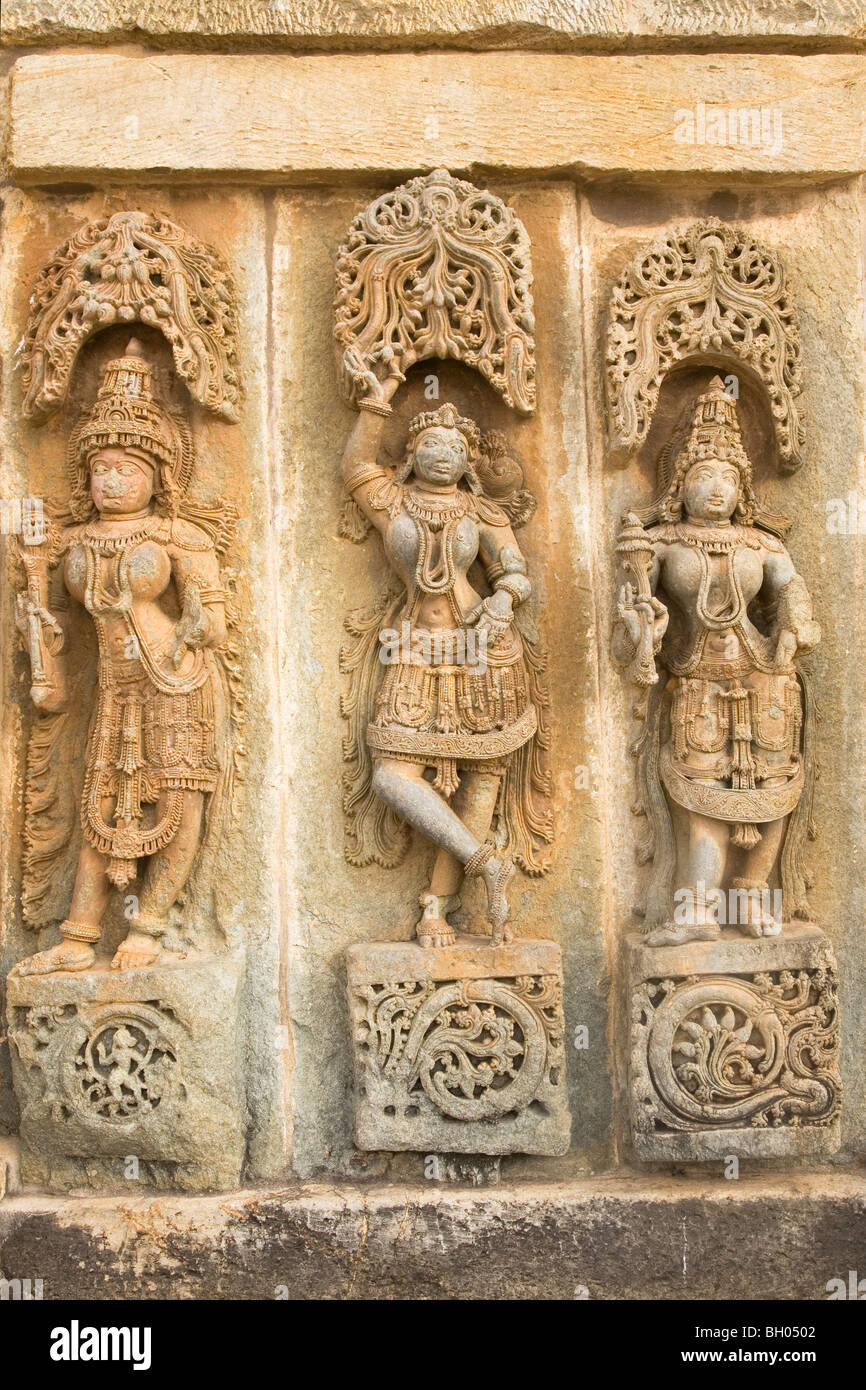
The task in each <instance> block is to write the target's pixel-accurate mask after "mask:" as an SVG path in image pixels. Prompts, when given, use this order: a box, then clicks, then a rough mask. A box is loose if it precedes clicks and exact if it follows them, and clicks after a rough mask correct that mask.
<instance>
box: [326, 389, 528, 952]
mask: <svg viewBox="0 0 866 1390" xmlns="http://www.w3.org/2000/svg"><path fill="white" fill-rule="evenodd" d="M373 380H375V379H373ZM398 384H399V378H398V377H397V376H395V375H391V376H389V377H388V378H387V379H386V381H385V382H384V383H383V384H382V385H381V386H380V385H379V383H378V382H375V385H373V384H372V382H371V394H370V395H369V396H368V397H365V398H364V399H363V400H362V401H361V402H360V407H361V411H360V415H359V418H358V422H357V424H356V425H355V427H354V429H353V431H352V433H351V435H350V437H349V441H348V443H347V446H346V451H345V455H344V461H343V477H344V480H345V483H346V486H347V489H348V490H349V492H350V494H351V496H352V499H353V501H354V502H355V503H356V504H357V506H358V507H359V508H360V509H361V511H362V513H363V515H364V516H365V517H366V518H367V519H368V520H369V521H370V522H371V523H372V524H373V526H374V527H375V528H376V529H377V530H378V531H379V532H380V533H381V535H382V539H383V543H384V546H385V551H386V554H387V556H388V559H389V562H390V564H391V565H392V566H393V568H394V571H395V573H396V575H397V576H398V578H399V579H400V580H402V581H403V584H404V585H405V593H404V595H403V597H402V598H401V599H398V600H397V601H396V602H394V603H392V604H391V605H390V608H389V611H388V612H387V613H386V614H385V615H382V614H379V615H375V614H374V615H372V621H370V622H368V623H366V624H360V625H359V624H358V623H357V621H356V622H355V624H354V626H355V629H356V631H358V629H359V628H360V630H359V631H358V640H357V642H356V643H355V644H354V645H353V646H352V647H350V648H348V649H347V651H346V652H345V653H344V665H345V666H346V667H347V669H348V670H349V671H350V672H351V673H352V676H353V682H352V688H351V690H350V693H349V697H348V700H347V701H346V703H345V705H344V709H345V711H346V713H348V714H349V716H350V718H351V720H352V725H353V732H354V735H355V738H356V739H358V740H360V739H364V741H365V743H366V750H367V751H366V754H365V753H364V752H363V751H362V750H359V749H357V748H354V749H353V750H352V751H353V762H352V768H353V774H352V780H351V782H350V784H349V787H348V791H349V795H350V798H351V799H350V800H349V801H348V803H347V805H348V809H349V813H350V817H351V820H352V823H353V827H354V832H355V834H354V839H355V845H356V857H357V858H358V859H360V860H362V861H363V860H367V861H368V862H369V860H370V859H379V860H380V861H383V862H385V863H388V862H394V860H395V858H396V857H397V856H398V855H399V853H400V850H401V849H402V848H403V847H404V846H405V831H404V830H403V829H402V827H401V826H400V825H399V824H398V823H397V821H396V820H395V817H396V818H399V821H400V822H403V823H405V824H406V825H409V826H413V827H414V828H415V829H416V830H418V831H420V832H421V833H422V834H424V835H426V836H427V838H428V839H430V840H432V842H433V844H434V845H435V846H436V848H437V850H438V852H439V853H438V858H437V860H436V863H435V865H434V869H433V873H432V876H431V879H430V884H429V887H428V889H427V891H426V892H425V893H423V894H422V895H421V904H422V908H423V911H422V915H421V918H420V920H419V922H418V925H417V928H416V931H417V935H418V938H419V940H420V942H421V944H422V945H436V946H447V945H451V944H453V942H454V931H453V929H452V927H451V926H450V925H449V923H448V921H447V916H448V914H449V913H451V912H454V911H455V910H456V909H457V908H458V907H459V898H458V893H459V889H460V884H461V881H462V879H463V877H464V875H469V876H471V875H473V874H480V875H481V876H482V878H483V880H484V883H485V886H486V889H487V899H488V914H489V919H490V923H491V926H492V929H493V935H494V942H498V941H502V940H509V939H510V931H509V929H508V928H507V927H506V921H507V917H508V903H507V898H506V887H507V883H508V880H509V878H510V876H511V874H512V872H513V869H512V866H511V863H510V859H509V857H508V856H507V855H503V854H501V853H498V852H497V851H496V849H494V845H493V844H492V843H490V842H489V841H488V834H489V831H490V828H491V824H492V821H493V819H494V815H495V814H496V811H497V807H499V809H500V818H501V821H502V827H503V831H504V833H505V836H506V837H507V841H508V846H509V848H510V849H511V851H512V853H513V854H514V856H515V857H516V858H517V859H518V862H520V863H521V865H522V866H523V867H524V869H525V870H526V871H527V872H530V873H539V872H542V871H543V869H544V868H545V867H546V864H547V860H548V852H547V851H548V847H549V844H550V841H551V838H552V826H551V812H550V804H549V779H548V775H547V772H546V769H545V767H544V761H543V760H544V752H545V745H546V732H545V729H544V723H543V721H544V715H545V710H546V706H547V693H546V688H545V682H544V661H543V658H542V657H541V655H540V654H539V652H538V650H537V647H536V645H535V644H534V643H533V641H532V640H531V637H529V636H525V635H521V633H520V631H519V629H518V626H517V619H516V615H517V612H518V611H519V608H520V605H522V604H523V603H525V602H526V600H527V599H528V598H529V595H530V592H531V586H530V581H529V578H528V575H527V566H526V562H525V560H524V559H523V556H522V555H521V553H520V548H519V546H518V543H517V539H516V537H515V534H514V530H513V527H512V524H511V520H510V517H509V514H508V512H507V511H506V510H505V509H504V507H503V506H500V505H499V504H498V503H497V502H494V501H493V499H492V498H490V497H489V496H487V495H486V494H485V491H484V488H483V485H482V482H481V475H480V474H479V471H478V468H479V465H480V464H481V462H482V455H483V452H484V449H485V448H486V447H488V446H487V442H486V441H484V440H483V439H482V436H481V433H480V431H479V429H478V427H477V425H476V424H475V423H474V422H473V421H472V420H468V419H465V418H463V417H461V416H460V415H459V414H458V413H457V411H456V410H455V408H454V407H453V406H451V405H444V406H442V407H441V408H440V409H439V410H436V411H429V412H424V413H423V414H421V415H419V416H417V417H416V418H415V420H413V422H412V424H411V426H410V433H409V440H408V445H407V451H406V459H405V462H404V464H403V466H402V467H401V468H399V469H397V470H392V469H389V468H387V467H385V466H383V465H381V464H380V463H378V462H377V461H376V460H377V454H378V451H379V440H380V437H381V431H382V426H383V423H384V415H385V414H387V413H389V406H388V404H387V399H388V397H389V396H390V395H391V394H393V391H394V390H395V389H396V387H397V385H398ZM476 560H479V561H480V563H481V565H482V567H483V570H484V571H485V576H486V579H487V581H488V583H489V585H490V590H491V592H490V593H489V594H488V595H487V597H485V596H484V595H483V593H481V592H479V591H478V590H477V589H476V588H475V587H474V583H473V581H472V580H471V579H470V577H469V570H470V567H471V566H472V565H473V564H474V563H475V561H476ZM377 616H378V619H379V621H378V622H377V621H376V617H377ZM383 617H384V618H385V619H386V621H385V622H384V623H383V622H382V618H383ZM383 629H384V631H385V632H386V633H387V632H391V633H393V634H394V642H393V650H391V651H388V650H387V649H386V648H383V647H382V645H381V636H382V632H383ZM383 661H384V666H383ZM377 668H378V671H380V672H381V673H382V674H381V682H380V684H379V687H378V689H377V690H375V693H373V689H372V687H373V682H374V679H375V677H374V672H376V671H377ZM371 695H372V696H373V698H372V703H371V704H368V701H369V699H370V696H371ZM371 764H372V766H371ZM354 769H360V772H361V775H360V777H359V776H357V774H356V773H355V772H354ZM428 770H429V771H430V772H432V773H433V774H434V777H433V780H432V782H431V781H428V780H427V779H426V778H425V775H424V774H425V772H427V771H428ZM368 771H369V775H366V774H367V773H368ZM373 798H377V799H378V802H379V806H378V807H377V806H376V805H375V803H374V802H373V800H372V799H373ZM389 812H390V814H388V813H389ZM358 851H360V852H358Z"/></svg>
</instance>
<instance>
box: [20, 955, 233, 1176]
mask: <svg viewBox="0 0 866 1390" xmlns="http://www.w3.org/2000/svg"><path fill="white" fill-rule="evenodd" d="M242 972H243V956H242V953H240V952H236V953H233V954H227V955H223V956H216V957H207V958H203V959H195V958H191V959H175V960H169V959H167V960H165V961H161V962H160V963H159V965H157V966H152V967H149V968H147V969H142V970H122V971H118V970H110V969H108V968H107V962H106V961H100V962H99V963H98V964H97V966H96V967H94V968H93V969H91V970H85V971H82V972H81V973H80V974H75V973H71V972H61V973H58V974H55V975H43V976H30V977H27V976H25V977H22V978H16V977H15V976H12V977H11V978H10V979H9V980H8V983H7V1000H6V1008H7V1015H8V1022H9V1040H10V1042H11V1044H12V1048H11V1052H12V1070H13V1081H14V1086H15V1095H16V1097H17V1100H18V1104H19V1107H20V1110H21V1173H22V1180H23V1181H24V1182H25V1183H32V1184H35V1185H37V1186H39V1187H42V1188H47V1189H48V1190H50V1191H59V1192H64V1191H69V1190H71V1189H77V1188H90V1189H92V1190H95V1191H102V1190H105V1191H134V1190H135V1188H136V1187H137V1186H140V1185H143V1186H146V1187H155V1188H175V1189H177V1188H179V1189H181V1190H184V1191H193V1192H195V1191H199V1192H207V1191H216V1190H222V1189H227V1188H232V1187H237V1186H238V1185H239V1182H240V1178H241V1170H242V1165H243V1158H244V1133H245V1122H246V1115H245V1103H244V1093H243V1088H242V1083H241V1068H240V1063H241V1057H240V1046H241V1045H240V1031H239V1019H238V1005H239V998H240V987H241V981H242Z"/></svg>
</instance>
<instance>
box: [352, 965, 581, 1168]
mask: <svg viewBox="0 0 866 1390" xmlns="http://www.w3.org/2000/svg"><path fill="white" fill-rule="evenodd" d="M347 962H348V987H349V1013H350V1017H351V1020H352V1033H353V1047H354V1054H355V1131H356V1137H357V1141H358V1146H359V1148H362V1149H384V1150H386V1151H391V1152H393V1151H395V1150H399V1149H415V1150H420V1151H422V1152H424V1153H431V1152H432V1153H440V1152H444V1153H447V1152H449V1151H450V1152H460V1153H479V1154H503V1153H538V1154H561V1153H565V1152H567V1150H568V1146H569V1140H570V1137H571V1119H570V1116H569V1113H568V1104H567V1100H566V1089H565V1075H564V1069H565V1050H564V1038H563V1031H564V1024H565V1021H564V1019H563V1016H562V955H561V952H560V950H559V947H558V946H557V945H556V944H555V942H552V941H531V940H527V939H523V940H521V941H518V942H515V943H513V944H511V945H504V946H492V945H490V943H489V941H486V940H485V939H484V938H480V937H458V939H457V945H456V946H452V947H440V948H438V949H437V948H431V947H426V948H425V947H422V946H419V945H418V944H417V943H416V942H413V941H408V942H371V943H369V944H368V945H363V946H352V947H350V949H349V951H348V953H347Z"/></svg>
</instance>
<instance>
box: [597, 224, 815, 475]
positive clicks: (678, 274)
mask: <svg viewBox="0 0 866 1390" xmlns="http://www.w3.org/2000/svg"><path fill="white" fill-rule="evenodd" d="M686 359H689V360H690V361H692V362H699V361H705V362H708V363H710V364H711V365H714V366H718V365H719V364H720V362H721V361H729V362H730V363H731V367H732V368H733V369H735V370H737V371H743V372H747V373H750V374H751V375H752V376H753V377H754V378H755V379H756V380H757V381H758V382H759V383H760V384H761V386H762V387H763V388H764V390H765V391H766V393H767V397H768V399H769V402H770V409H771V414H772V421H773V428H774V430H775V434H776V442H777V447H778V455H779V462H780V464H781V466H782V467H783V468H786V469H792V468H796V467H797V466H798V465H799V463H800V449H801V448H802V445H803V440H804V430H803V425H802V422H801V420H800V416H799V410H798V405H797V396H798V395H799V393H800V390H801V368H800V335H799V331H798V328H797V324H796V319H795V317H794V312H793V309H792V307H791V304H790V302H789V298H788V290H787V284H786V279H785V273H784V270H783V268H782V266H781V265H780V264H779V261H778V259H777V257H776V256H775V255H774V254H773V253H772V252H771V251H769V250H767V248H766V247H764V246H762V245H761V244H760V243H759V242H757V241H755V240H754V238H753V237H751V236H748V235H743V234H741V233H739V232H736V231H735V230H734V229H733V228H732V227H728V226H726V225H725V224H724V223H723V222H719V221H717V220H716V219H714V218H710V219H707V220H706V221H703V222H696V223H694V224H693V225H692V226H690V227H688V228H686V229H685V230H684V231H682V232H673V233H670V234H668V235H666V236H663V237H660V238H659V239H658V240H657V241H654V242H653V243H652V245H651V246H648V247H647V248H646V249H645V250H644V251H642V252H641V254H640V256H639V257H638V258H637V259H636V260H635V261H634V262H633V263H632V264H631V265H630V266H629V267H628V268H627V269H626V271H625V272H624V273H623V275H622V277H621V278H620V280H619V282H618V283H617V284H616V286H615V287H614V290H613V295H612V299H611V307H610V316H609V325H608V343H607V375H608V394H609V399H610V420H611V442H612V445H613V447H614V449H616V450H622V451H628V452H634V451H635V450H637V449H638V448H639V447H640V445H641V444H642V443H643V442H644V440H645V439H646V437H647V433H648V431H649V427H650V422H651V420H652V417H653V413H654V411H655V408H656V405H657V403H658V398H659V389H660V387H661V384H662V381H663V380H664V378H665V376H666V374H667V373H668V372H669V371H670V369H671V368H672V367H674V366H676V365H677V364H678V363H682V362H684V361H686Z"/></svg>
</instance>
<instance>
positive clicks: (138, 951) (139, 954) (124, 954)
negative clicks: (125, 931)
mask: <svg viewBox="0 0 866 1390" xmlns="http://www.w3.org/2000/svg"><path fill="white" fill-rule="evenodd" d="M161 951H162V944H161V942H160V941H159V940H158V938H157V937H155V936H147V935H146V934H145V933H144V932H138V931H131V932H130V933H129V935H128V936H127V938H126V940H125V941H121V943H120V945H119V946H118V948H117V950H116V951H115V953H114V959H113V960H112V962H111V968H112V970H136V969H138V968H140V967H141V966H143V965H153V962H154V961H155V960H156V959H157V957H158V956H159V954H160V952H161Z"/></svg>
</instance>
